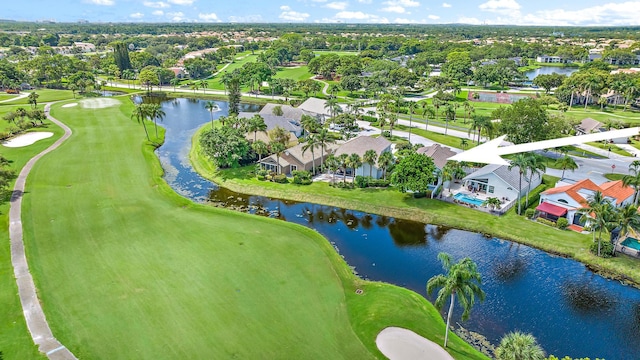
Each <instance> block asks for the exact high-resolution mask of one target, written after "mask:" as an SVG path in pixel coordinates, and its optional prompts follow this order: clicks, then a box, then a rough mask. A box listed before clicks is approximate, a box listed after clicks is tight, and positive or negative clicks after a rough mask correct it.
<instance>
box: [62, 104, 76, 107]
mask: <svg viewBox="0 0 640 360" xmlns="http://www.w3.org/2000/svg"><path fill="white" fill-rule="evenodd" d="M74 106H78V103H71V104H64V105H62V107H63V108H69V107H74Z"/></svg>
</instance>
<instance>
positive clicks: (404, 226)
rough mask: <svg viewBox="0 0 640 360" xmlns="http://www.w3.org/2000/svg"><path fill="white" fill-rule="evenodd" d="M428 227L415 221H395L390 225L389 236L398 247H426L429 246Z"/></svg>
mask: <svg viewBox="0 0 640 360" xmlns="http://www.w3.org/2000/svg"><path fill="white" fill-rule="evenodd" d="M425 227H426V225H425V224H422V223H418V222H414V221H404V220H400V219H394V220H393V221H391V222H390V223H389V234H391V238H393V243H394V244H396V245H398V246H425V245H426V244H427V231H426V230H425Z"/></svg>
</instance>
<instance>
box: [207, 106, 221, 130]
mask: <svg viewBox="0 0 640 360" xmlns="http://www.w3.org/2000/svg"><path fill="white" fill-rule="evenodd" d="M204 108H205V109H207V110H208V111H209V115H210V116H211V128H212V129H213V112H214V111H216V110H218V104H216V103H214V102H213V101H207V102H206V103H205V104H204Z"/></svg>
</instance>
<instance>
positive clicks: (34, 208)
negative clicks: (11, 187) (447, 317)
mask: <svg viewBox="0 0 640 360" xmlns="http://www.w3.org/2000/svg"><path fill="white" fill-rule="evenodd" d="M116 99H119V102H120V104H116V105H113V106H106V107H102V108H93V109H87V108H85V107H84V106H82V105H86V104H83V103H82V102H83V101H89V102H90V101H93V100H92V99H87V100H82V101H81V102H80V103H81V104H80V105H81V106H75V107H67V108H63V107H61V105H62V104H61V103H58V104H55V105H53V106H52V110H51V114H52V116H54V117H55V118H57V119H58V120H60V121H62V122H63V123H65V124H67V125H68V126H69V127H70V128H71V129H72V131H73V135H72V136H71V138H69V139H68V140H67V141H66V142H65V143H64V144H63V145H62V146H61V147H60V148H58V149H57V150H55V151H54V152H52V153H50V154H48V155H46V156H45V157H43V158H42V159H41V160H40V161H39V162H37V163H36V165H35V166H34V168H33V170H32V171H31V174H30V175H29V178H28V181H27V191H26V193H25V195H24V199H23V209H22V214H23V215H22V222H23V229H24V242H25V247H26V253H27V256H28V260H29V265H30V268H31V272H32V274H33V276H34V279H35V282H36V286H37V289H38V295H39V299H40V302H41V303H42V306H43V309H44V311H45V314H46V316H47V319H48V321H49V324H50V326H51V328H52V330H53V333H54V335H55V336H56V338H57V339H58V340H59V341H60V342H61V343H62V344H64V345H65V346H66V347H67V348H68V349H69V350H71V351H72V352H73V353H74V355H75V356H77V357H78V358H81V359H179V358H191V359H231V358H238V359H295V358H304V359H342V358H345V359H346V358H351V359H367V358H384V356H383V355H382V353H380V352H379V351H378V350H377V348H376V345H375V338H376V336H377V334H378V333H379V332H380V331H381V330H382V329H384V328H386V327H388V326H398V327H403V328H407V329H410V330H413V331H415V332H416V333H418V334H420V335H422V336H424V337H426V338H428V339H430V340H432V341H434V342H436V343H438V344H442V343H443V340H444V328H445V325H444V322H443V320H442V317H441V316H440V314H439V313H438V311H437V310H435V308H434V307H433V306H432V305H431V304H430V303H429V302H428V301H427V300H425V299H424V298H423V297H422V296H420V295H418V294H416V293H414V292H411V291H409V290H406V289H403V288H400V287H396V286H392V285H388V284H382V283H375V282H368V281H364V280H361V279H359V278H357V277H355V276H354V275H353V274H352V271H351V269H350V268H349V267H348V266H347V264H346V263H345V262H344V260H343V259H342V258H341V257H340V256H339V254H338V253H336V251H335V250H334V248H333V247H332V246H331V244H330V243H329V242H328V241H327V240H326V239H324V238H323V237H322V236H320V235H319V234H318V233H316V232H314V231H312V230H310V229H307V228H304V227H301V226H298V225H295V224H290V223H287V222H284V221H279V220H274V219H268V218H263V217H258V216H252V215H247V214H242V213H236V212H232V211H229V210H225V209H218V208H213V207H209V206H206V205H201V204H195V203H193V202H191V201H190V200H187V199H185V198H182V197H180V196H179V195H178V194H176V193H175V192H174V191H173V190H172V189H171V188H170V187H169V186H168V185H167V184H166V183H165V182H164V180H162V174H163V170H162V168H161V166H160V162H159V161H158V159H157V157H156V156H155V154H154V152H153V150H154V148H155V147H156V146H157V145H158V144H160V143H161V141H162V136H163V131H162V130H161V129H159V130H160V139H154V138H153V137H152V138H151V141H150V142H149V141H145V135H144V130H143V127H142V126H141V125H140V124H138V123H136V121H135V120H132V119H131V113H132V111H133V108H134V105H133V104H132V103H131V101H130V100H129V99H128V98H127V97H118V98H116ZM147 127H148V128H149V133H150V134H154V131H153V124H152V123H147ZM48 131H52V130H51V127H50V128H49V129H48ZM54 132H55V133H56V136H54V138H53V139H47V140H43V141H41V142H39V143H36V144H38V145H37V146H42V145H41V143H44V142H45V141H46V143H51V142H53V141H54V139H55V138H57V137H59V134H60V133H61V131H60V130H59V129H55V131H54ZM34 146H36V145H34ZM3 216H4V214H3ZM3 251H4V250H3ZM3 254H4V253H3ZM2 269H3V270H8V269H6V267H3V268H2ZM5 278H7V276H3V278H2V279H3V280H4V279H5ZM426 280H427V279H425V283H426ZM3 284H6V282H3ZM14 286H15V285H14ZM358 289H360V290H362V291H357V292H356V290H358ZM15 300H16V302H17V296H16V297H15ZM17 329H18V330H16V331H14V332H12V333H9V334H8V335H6V337H5V335H3V337H4V339H3V341H2V342H0V346H4V345H3V344H7V343H10V342H11V341H12V339H11V338H9V337H13V339H14V340H15V341H18V340H17V339H18V338H20V339H21V340H20V342H21V343H23V344H24V343H25V341H26V340H25V333H24V327H23V325H22V326H18V327H17ZM9 349H10V347H7V348H4V358H5V359H24V358H26V356H27V355H25V351H23V352H22V353H20V354H17V353H11V351H9ZM0 350H3V349H2V348H0ZM448 351H449V353H450V354H451V355H452V356H454V357H455V358H457V359H485V357H484V355H482V354H480V353H479V352H477V351H476V350H474V349H472V348H471V347H470V346H469V345H467V344H466V343H464V342H463V341H462V340H460V339H459V338H458V337H457V336H455V335H453V336H452V338H451V339H450V342H449V349H448ZM26 352H28V351H26ZM28 356H33V357H36V358H37V357H38V355H35V354H33V353H30V354H28Z"/></svg>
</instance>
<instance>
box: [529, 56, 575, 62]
mask: <svg viewBox="0 0 640 360" xmlns="http://www.w3.org/2000/svg"><path fill="white" fill-rule="evenodd" d="M536 62H539V63H546V64H566V63H569V62H570V61H569V60H568V59H565V58H563V57H562V56H549V55H541V56H538V57H536Z"/></svg>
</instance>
